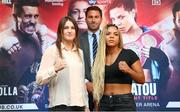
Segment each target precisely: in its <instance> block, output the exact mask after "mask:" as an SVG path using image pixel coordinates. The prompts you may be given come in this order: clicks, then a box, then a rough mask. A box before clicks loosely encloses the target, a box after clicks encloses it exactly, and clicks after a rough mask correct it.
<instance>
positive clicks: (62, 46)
mask: <svg viewBox="0 0 180 112" xmlns="http://www.w3.org/2000/svg"><path fill="white" fill-rule="evenodd" d="M63 49H64V50H66V51H69V50H68V49H67V47H66V46H65V45H64V44H63V43H62V42H61V50H63ZM72 51H77V46H76V44H74V45H73V48H72Z"/></svg>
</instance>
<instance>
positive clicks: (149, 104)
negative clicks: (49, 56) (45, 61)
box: [0, 0, 180, 110]
mask: <svg viewBox="0 0 180 112" xmlns="http://www.w3.org/2000/svg"><path fill="white" fill-rule="evenodd" d="M18 1H21V2H19V3H18ZM24 1H26V2H27V1H28V2H29V3H28V2H27V4H31V3H30V1H33V0H24ZM176 2H178V0H134V1H133V0H41V1H40V4H39V6H36V7H38V10H31V11H32V12H33V11H34V12H35V13H32V12H31V11H30V13H29V12H28V10H30V9H26V10H19V9H20V7H21V4H23V3H25V2H22V0H0V110H47V109H48V85H44V86H39V85H37V84H36V83H35V77H36V73H37V71H38V68H39V64H40V61H41V56H42V54H43V52H44V50H45V49H46V48H47V47H48V46H50V45H51V44H53V43H54V42H55V40H56V29H57V25H58V23H59V21H60V19H61V18H62V17H63V16H66V15H70V16H72V17H73V18H74V19H75V20H76V21H77V23H78V26H79V28H80V31H81V32H83V31H85V30H87V25H86V23H85V13H84V12H85V11H86V8H87V7H88V6H91V5H97V6H99V7H100V8H101V9H102V11H103V21H102V25H101V27H103V26H104V25H105V24H106V23H113V24H116V25H117V26H118V27H119V29H120V30H121V32H122V35H123V41H124V47H125V48H129V49H132V50H134V51H135V52H136V53H137V54H138V56H139V57H140V59H141V63H142V66H143V68H144V73H145V77H146V83H145V84H143V85H139V84H136V83H133V84H132V93H133V94H134V99H135V101H136V106H137V109H138V110H180V89H179V87H180V81H179V80H180V41H179V38H180V35H179V34H178V31H177V30H174V28H175V26H178V22H177V21H175V19H173V12H172V9H173V6H174V4H175V3H176ZM179 17H180V16H178V19H179ZM32 21H33V22H32ZM178 21H179V20H178ZM132 26H136V29H134V31H135V32H131V31H132V29H131V28H133V27H132ZM139 28H140V29H141V30H138V29H139ZM136 30H137V32H136ZM139 31H140V32H139ZM81 32H80V33H81ZM28 34H31V35H28Z"/></svg>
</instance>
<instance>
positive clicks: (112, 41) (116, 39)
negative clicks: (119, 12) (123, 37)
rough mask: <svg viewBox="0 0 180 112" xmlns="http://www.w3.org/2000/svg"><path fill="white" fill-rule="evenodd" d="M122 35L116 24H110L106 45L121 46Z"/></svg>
mask: <svg viewBox="0 0 180 112" xmlns="http://www.w3.org/2000/svg"><path fill="white" fill-rule="evenodd" d="M119 43H120V36H119V32H118V29H117V28H116V27H115V26H110V27H109V28H108V30H107V33H106V45H107V47H115V46H119Z"/></svg>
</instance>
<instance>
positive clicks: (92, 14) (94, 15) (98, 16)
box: [80, 6, 102, 111]
mask: <svg viewBox="0 0 180 112" xmlns="http://www.w3.org/2000/svg"><path fill="white" fill-rule="evenodd" d="M85 15H86V23H87V26H88V30H87V31H85V32H83V33H82V34H81V35H80V47H81V49H82V50H83V54H84V60H85V78H86V79H85V81H86V87H87V90H88V93H89V109H90V110H91V111H93V109H94V103H93V97H92V91H93V84H92V77H91V67H92V65H93V62H94V58H95V55H96V52H97V47H98V43H99V35H100V32H101V31H100V25H101V22H102V10H101V9H100V8H99V7H97V6H91V7H88V8H87V10H86V13H85Z"/></svg>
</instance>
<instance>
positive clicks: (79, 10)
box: [68, 0, 90, 32]
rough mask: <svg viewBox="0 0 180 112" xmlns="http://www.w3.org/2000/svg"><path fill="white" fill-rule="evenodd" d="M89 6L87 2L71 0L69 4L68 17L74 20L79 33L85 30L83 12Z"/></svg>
mask: <svg viewBox="0 0 180 112" xmlns="http://www.w3.org/2000/svg"><path fill="white" fill-rule="evenodd" d="M89 6H90V5H89V4H88V1H87V0H71V1H70V3H69V9H68V15H69V16H71V17H73V18H74V19H75V21H76V22H77V24H78V27H79V29H80V31H81V32H83V31H86V30H87V24H86V20H85V12H86V9H87V8H88V7H89Z"/></svg>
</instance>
